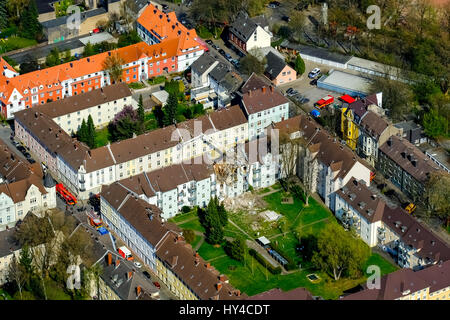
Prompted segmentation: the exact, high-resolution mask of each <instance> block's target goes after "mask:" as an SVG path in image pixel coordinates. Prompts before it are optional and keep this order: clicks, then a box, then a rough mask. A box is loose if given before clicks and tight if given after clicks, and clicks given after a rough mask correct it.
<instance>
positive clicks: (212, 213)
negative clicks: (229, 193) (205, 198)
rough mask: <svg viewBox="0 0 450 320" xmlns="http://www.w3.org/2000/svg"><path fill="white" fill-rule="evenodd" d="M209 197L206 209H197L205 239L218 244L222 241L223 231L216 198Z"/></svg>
mask: <svg viewBox="0 0 450 320" xmlns="http://www.w3.org/2000/svg"><path fill="white" fill-rule="evenodd" d="M214 199H215V198H213V199H211V200H210V201H209V203H208V206H207V208H206V210H203V209H201V208H198V209H197V214H198V217H199V220H200V223H201V224H202V225H203V227H204V228H205V240H206V242H208V243H211V244H219V243H221V242H222V241H223V237H224V231H223V225H222V222H221V219H220V217H219V213H218V208H217V199H216V200H214Z"/></svg>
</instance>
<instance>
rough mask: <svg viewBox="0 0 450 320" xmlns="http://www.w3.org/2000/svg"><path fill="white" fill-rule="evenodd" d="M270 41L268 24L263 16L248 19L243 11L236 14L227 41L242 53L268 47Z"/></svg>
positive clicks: (270, 35)
mask: <svg viewBox="0 0 450 320" xmlns="http://www.w3.org/2000/svg"><path fill="white" fill-rule="evenodd" d="M271 39H272V33H271V32H270V31H269V23H268V21H267V20H266V19H265V18H264V16H257V17H253V18H250V17H249V16H248V15H247V13H246V12H243V11H241V12H239V13H238V15H237V17H236V19H235V20H234V22H233V23H232V24H231V26H230V30H229V33H228V41H230V43H232V44H233V45H234V46H235V47H236V48H238V49H239V50H241V51H243V52H244V53H247V52H250V50H252V49H257V48H264V47H270V42H271Z"/></svg>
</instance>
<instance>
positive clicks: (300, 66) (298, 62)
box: [294, 54, 306, 76]
mask: <svg viewBox="0 0 450 320" xmlns="http://www.w3.org/2000/svg"><path fill="white" fill-rule="evenodd" d="M294 69H295V71H296V72H297V75H299V76H301V75H302V74H304V73H305V69H306V67H305V61H303V59H302V57H301V56H300V54H298V55H297V57H296V58H295V67H294Z"/></svg>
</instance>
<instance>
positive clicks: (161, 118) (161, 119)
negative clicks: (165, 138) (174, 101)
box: [153, 106, 165, 128]
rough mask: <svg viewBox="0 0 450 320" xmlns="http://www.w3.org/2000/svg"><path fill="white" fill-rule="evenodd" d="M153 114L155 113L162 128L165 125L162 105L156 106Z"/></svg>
mask: <svg viewBox="0 0 450 320" xmlns="http://www.w3.org/2000/svg"><path fill="white" fill-rule="evenodd" d="M153 114H154V115H155V118H156V122H157V123H158V127H160V128H162V127H164V117H165V116H164V111H163V110H162V108H161V106H155V109H153Z"/></svg>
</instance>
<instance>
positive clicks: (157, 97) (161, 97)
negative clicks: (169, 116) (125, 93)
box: [151, 90, 169, 107]
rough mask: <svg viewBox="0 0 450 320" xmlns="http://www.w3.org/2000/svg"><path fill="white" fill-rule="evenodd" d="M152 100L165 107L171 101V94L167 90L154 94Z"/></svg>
mask: <svg viewBox="0 0 450 320" xmlns="http://www.w3.org/2000/svg"><path fill="white" fill-rule="evenodd" d="M151 98H152V100H153V101H155V103H156V104H157V105H161V106H163V107H164V106H165V105H166V104H167V100H168V99H169V93H168V92H167V91H166V90H160V91H156V92H153V93H152V95H151Z"/></svg>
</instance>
